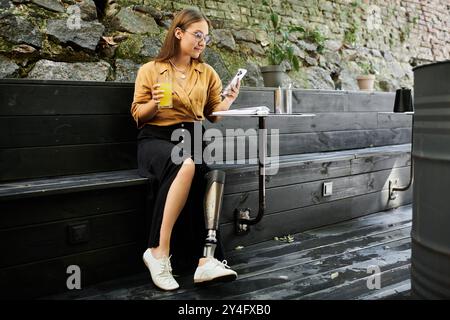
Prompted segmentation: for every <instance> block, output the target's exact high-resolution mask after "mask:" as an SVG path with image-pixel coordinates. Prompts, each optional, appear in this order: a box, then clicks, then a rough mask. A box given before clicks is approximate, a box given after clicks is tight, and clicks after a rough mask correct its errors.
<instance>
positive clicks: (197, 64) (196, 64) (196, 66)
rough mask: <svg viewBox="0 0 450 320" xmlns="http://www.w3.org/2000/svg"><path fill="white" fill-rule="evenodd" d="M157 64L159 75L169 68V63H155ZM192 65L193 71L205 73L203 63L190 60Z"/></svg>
mask: <svg viewBox="0 0 450 320" xmlns="http://www.w3.org/2000/svg"><path fill="white" fill-rule="evenodd" d="M157 64H158V72H159V73H160V74H161V73H163V72H165V71H167V70H168V69H169V67H170V62H157ZM192 64H193V66H194V69H195V70H197V71H198V72H203V71H205V66H204V64H203V63H201V62H199V61H198V60H192Z"/></svg>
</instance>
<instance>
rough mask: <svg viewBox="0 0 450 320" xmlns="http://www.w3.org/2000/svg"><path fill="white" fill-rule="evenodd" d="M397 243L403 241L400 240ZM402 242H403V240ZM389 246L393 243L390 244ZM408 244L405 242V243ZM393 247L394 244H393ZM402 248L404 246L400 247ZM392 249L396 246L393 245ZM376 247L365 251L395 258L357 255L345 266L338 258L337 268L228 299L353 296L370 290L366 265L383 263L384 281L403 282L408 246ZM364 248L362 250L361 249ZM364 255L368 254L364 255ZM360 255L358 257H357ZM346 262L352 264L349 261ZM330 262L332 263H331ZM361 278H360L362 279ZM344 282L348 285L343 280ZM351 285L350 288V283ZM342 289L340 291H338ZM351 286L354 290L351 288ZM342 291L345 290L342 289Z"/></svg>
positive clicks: (295, 298)
mask: <svg viewBox="0 0 450 320" xmlns="http://www.w3.org/2000/svg"><path fill="white" fill-rule="evenodd" d="M399 243H402V242H401V241H399ZM403 243H404V242H403ZM390 244H391V245H392V243H390ZM406 245H407V243H406ZM393 247H394V246H393ZM403 247H404V246H403ZM394 248H395V247H394ZM377 249H378V250H377V251H375V250H367V251H369V252H371V255H372V256H375V255H377V254H382V257H384V258H386V259H388V260H390V261H394V262H390V263H388V264H385V263H384V261H383V260H382V259H383V258H382V257H375V258H372V259H370V260H368V261H364V260H363V261H362V262H359V261H358V260H360V258H359V257H357V255H356V257H355V256H353V255H351V254H350V256H351V257H355V260H356V261H357V262H355V263H353V264H350V265H348V264H347V265H345V262H341V259H339V258H338V259H337V261H338V263H337V265H338V266H339V267H338V268H335V269H331V270H327V271H324V272H322V273H319V274H307V276H305V277H304V278H301V279H299V280H294V281H292V282H290V283H286V284H281V285H277V286H274V287H272V288H268V289H263V290H258V291H257V292H252V293H250V294H249V293H247V294H242V295H237V296H232V297H228V298H229V299H246V298H247V299H249V298H250V297H249V296H250V295H251V296H252V297H251V298H250V299H268V298H269V297H270V299H276V300H279V299H287V300H298V299H319V300H321V299H324V300H327V299H339V300H340V299H342V300H346V299H354V298H356V297H357V296H358V295H362V294H364V293H368V292H370V291H371V289H369V288H367V277H368V272H367V268H368V267H369V266H370V265H377V264H383V267H382V270H383V273H382V274H381V277H382V279H384V280H385V281H386V282H387V283H392V282H395V281H402V280H404V279H406V278H407V277H408V275H409V268H410V264H409V257H410V255H411V250H410V249H404V248H402V246H401V245H400V246H399V248H395V249H396V251H394V252H387V253H380V251H382V250H383V249H382V248H377ZM364 251H366V250H364V249H363V250H361V252H364ZM364 253H365V252H364ZM365 256H367V254H365ZM358 258H359V259H358ZM343 260H344V261H347V263H351V262H350V261H348V260H346V259H343ZM333 264H335V263H334V262H333ZM336 272H337V273H338V274H339V275H338V277H337V278H335V279H331V275H332V274H336ZM361 278H362V279H361ZM345 282H347V286H345V285H343V283H345ZM351 285H353V287H352V286H351ZM341 288H343V289H342V290H343V291H339V290H340V289H341ZM352 289H353V290H352ZM345 290H348V292H347V291H345Z"/></svg>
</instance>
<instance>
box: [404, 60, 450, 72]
mask: <svg viewBox="0 0 450 320" xmlns="http://www.w3.org/2000/svg"><path fill="white" fill-rule="evenodd" d="M446 63H450V60H444V61H438V62H433V63H428V64H422V65H420V66H417V67H414V68H413V71H416V70H417V69H422V68H426V67H432V66H435V65H440V64H446Z"/></svg>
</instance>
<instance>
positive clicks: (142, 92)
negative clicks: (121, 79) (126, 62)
mask: <svg viewBox="0 0 450 320" xmlns="http://www.w3.org/2000/svg"><path fill="white" fill-rule="evenodd" d="M152 86H153V84H152V81H151V77H150V72H149V70H148V68H147V67H146V66H142V67H140V68H139V70H138V73H137V77H136V82H135V84H134V97H133V102H132V104H131V115H132V116H133V119H134V121H136V125H137V127H138V128H141V127H142V126H143V123H141V122H140V117H139V115H140V108H141V107H142V104H145V103H147V102H149V101H150V100H151V99H152V90H151V88H152Z"/></svg>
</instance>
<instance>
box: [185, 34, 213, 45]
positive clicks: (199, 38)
mask: <svg viewBox="0 0 450 320" xmlns="http://www.w3.org/2000/svg"><path fill="white" fill-rule="evenodd" d="M183 31H185V32H187V33H190V34H192V35H193V36H194V37H195V39H197V41H198V42H200V41H202V40H205V43H206V44H207V45H208V44H210V43H211V37H210V35H208V34H207V35H204V34H203V32H200V31H196V32H190V31H187V30H183Z"/></svg>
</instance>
